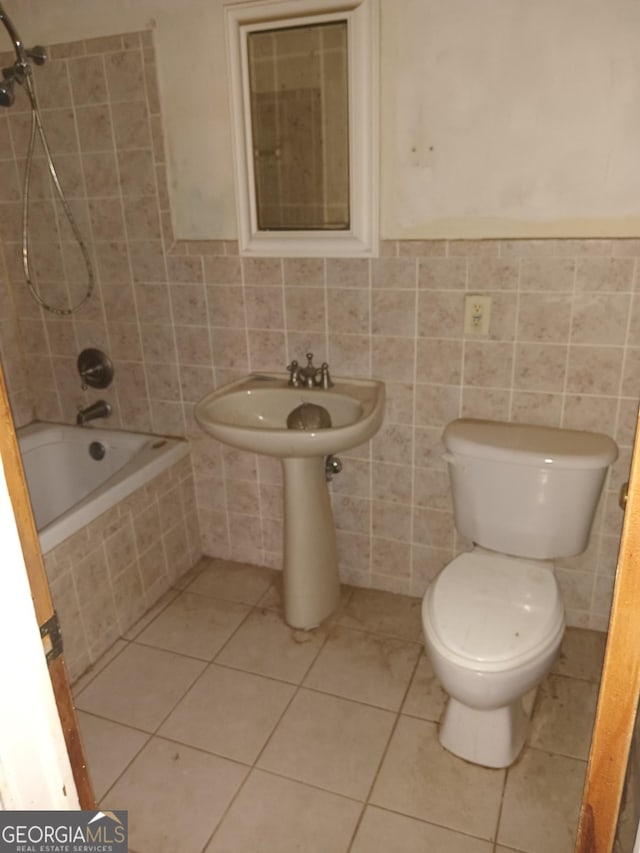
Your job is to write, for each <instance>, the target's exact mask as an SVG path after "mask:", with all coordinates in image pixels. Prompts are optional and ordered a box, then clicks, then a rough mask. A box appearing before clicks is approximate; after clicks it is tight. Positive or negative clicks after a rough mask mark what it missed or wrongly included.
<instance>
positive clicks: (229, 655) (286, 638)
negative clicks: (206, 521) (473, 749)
mask: <svg viewBox="0 0 640 853" xmlns="http://www.w3.org/2000/svg"><path fill="white" fill-rule="evenodd" d="M278 575H279V573H277V572H273V571H271V570H269V569H263V568H257V567H255V566H248V565H243V564H233V563H227V562H224V561H220V560H211V559H204V560H202V561H201V562H200V563H199V564H198V566H197V567H196V568H195V570H193V571H192V573H191V574H190V575H189V576H188V577H187V578H186V579H184V581H183V584H182V587H181V589H174V590H172V591H171V592H170V593H169V594H167V596H165V598H164V599H163V600H162V601H161V602H160V603H159V604H158V605H157V606H156V607H155V608H154V609H153V611H152V612H151V613H149V614H147V616H146V617H145V618H144V619H143V620H141V622H140V623H139V624H138V625H137V626H136V627H135V628H134V629H133V630H132V631H130V632H129V633H128V634H127V636H126V637H125V638H123V639H121V640H119V641H118V642H117V643H116V645H115V646H114V647H113V648H112V649H111V650H110V652H109V653H108V654H107V655H105V656H104V658H103V659H102V660H101V661H100V662H99V664H98V665H97V666H95V667H94V668H93V670H92V671H91V672H90V673H88V674H87V675H85V676H83V678H82V679H81V680H80V681H79V682H78V683H77V684H76V687H75V694H76V700H77V707H78V712H79V717H80V725H81V730H82V734H83V738H84V741H85V747H86V750H87V754H88V759H89V766H90V769H91V773H92V777H93V782H94V786H95V790H96V795H97V797H98V799H99V801H100V803H101V805H102V806H103V807H108V808H112V809H128V811H129V828H130V829H129V836H130V849H131V850H132V851H136V853H200V852H201V851H203V853H289V851H303V853H347V851H349V853H388V851H391V850H397V851H401V853H424V851H429V853H440V852H442V853H498V851H500V853H507V851H513V850H516V851H524V853H569V851H572V850H573V839H574V832H575V827H576V823H577V816H578V808H579V802H580V797H581V793H582V785H583V779H584V773H585V767H586V764H585V759H586V757H587V751H588V746H589V739H590V732H591V725H592V719H593V714H594V710H595V703H596V695H597V687H598V678H599V673H600V666H601V660H602V654H603V647H604V635H602V634H598V633H595V632H591V631H583V630H576V629H570V630H569V631H568V632H567V635H566V639H565V642H564V646H563V651H562V654H561V657H560V658H559V659H558V661H557V663H556V665H555V667H554V669H553V672H552V673H551V675H550V676H549V677H548V678H547V680H546V681H545V682H544V684H543V685H542V687H541V689H540V691H539V693H538V696H537V699H536V704H535V710H534V716H533V722H532V729H531V735H530V739H529V744H528V746H527V747H526V749H525V750H524V752H523V754H522V756H521V757H520V759H519V760H518V761H517V763H516V764H515V765H514V766H513V767H511V768H510V769H509V770H508V771H505V770H489V769H485V768H482V767H477V766H474V765H471V764H467V763H466V762H464V761H461V760H460V759H458V758H455V757H454V756H452V755H450V754H449V753H447V752H446V751H445V750H443V749H442V747H441V746H440V745H439V743H438V739H437V721H438V719H439V717H440V714H441V712H442V709H443V706H444V702H445V695H444V694H443V692H442V690H441V688H440V687H439V685H438V684H437V682H436V681H435V678H434V676H433V674H432V672H431V670H430V667H429V665H428V663H427V661H426V660H425V656H424V652H423V648H422V635H421V624H420V601H419V600H418V599H413V598H407V597H405V596H400V595H392V594H389V593H384V592H379V591H375V590H365V589H345V590H344V594H343V601H342V605H341V608H340V609H339V612H338V613H337V614H336V615H335V616H334V617H333V618H332V619H331V620H329V621H328V622H327V623H326V624H324V625H323V626H321V627H320V628H318V629H317V630H314V631H310V632H301V631H295V630H292V629H290V628H288V627H287V626H286V625H285V624H284V623H283V621H282V618H281V611H280V593H279V584H278Z"/></svg>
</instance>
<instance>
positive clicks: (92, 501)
mask: <svg viewBox="0 0 640 853" xmlns="http://www.w3.org/2000/svg"><path fill="white" fill-rule="evenodd" d="M18 443H19V445H20V452H21V455H22V464H23V466H24V471H25V477H26V480H27V486H28V488H29V495H30V498H31V505H32V509H33V515H34V518H35V523H36V528H37V530H38V535H39V537H40V548H41V550H42V553H43V554H46V553H47V552H48V551H51V550H52V549H53V548H55V547H56V545H58V544H59V543H60V542H62V541H63V540H65V539H67V538H68V537H69V536H72V535H73V534H74V533H76V532H77V531H78V530H80V529H81V528H82V527H84V526H85V525H87V524H89V522H90V521H93V519H95V518H97V517H98V516H99V515H101V514H102V513H103V512H106V511H107V510H108V509H110V508H111V507H112V506H114V505H115V504H117V503H118V502H119V501H121V500H122V499H123V498H125V497H127V496H128V495H130V494H131V493H132V492H134V491H135V490H136V489H139V488H140V486H144V485H145V484H146V483H148V482H149V481H150V480H152V479H153V478H154V477H156V476H157V475H158V474H160V473H161V472H162V471H163V470H165V469H166V468H168V467H170V466H171V465H173V464H174V463H176V462H178V461H179V460H180V459H182V458H183V457H184V456H186V455H187V454H188V453H189V446H188V443H187V442H186V441H182V440H180V439H169V438H161V437H158V436H153V435H144V434H140V433H133V432H124V431H120V430H108V429H99V428H95V427H75V426H66V425H61V424H47V423H34V424H29V426H26V427H22V428H21V429H19V430H18ZM98 457H101V458H98Z"/></svg>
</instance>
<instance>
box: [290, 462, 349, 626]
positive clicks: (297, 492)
mask: <svg viewBox="0 0 640 853" xmlns="http://www.w3.org/2000/svg"><path fill="white" fill-rule="evenodd" d="M282 470H283V473H284V577H283V584H284V615H285V620H286V622H287V624H289V625H291V626H292V627H293V628H302V629H309V628H315V627H316V626H317V625H319V624H320V622H322V621H323V619H326V618H327V616H330V615H331V613H333V611H334V610H335V608H336V607H337V606H338V602H339V600H340V580H339V577H338V554H337V549H336V532H335V527H334V523H333V513H332V511H331V502H330V500H329V489H328V487H327V481H326V478H325V470H324V457H323V456H321V457H318V456H311V457H308V458H304V459H300V458H298V459H289V458H287V459H283V460H282Z"/></svg>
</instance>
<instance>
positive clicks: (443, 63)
mask: <svg viewBox="0 0 640 853" xmlns="http://www.w3.org/2000/svg"><path fill="white" fill-rule="evenodd" d="M308 1H309V0H300V2H301V4H305V3H308ZM5 8H6V9H7V11H8V12H9V13H10V14H12V16H13V17H14V23H15V24H16V26H18V27H19V29H20V30H21V31H22V34H23V38H24V40H25V42H27V43H33V42H41V43H45V44H46V43H54V42H59V41H67V40H73V39H78V38H89V37H93V36H97V35H106V34H114V33H118V32H126V31H132V30H136V29H142V28H147V27H153V28H154V29H155V33H156V47H157V54H158V66H159V77H160V87H161V94H162V99H163V115H164V119H165V124H166V135H167V141H168V152H169V159H170V183H171V195H172V205H173V216H174V225H175V229H176V234H177V236H179V237H185V238H186V237H189V238H192V239H196V238H200V239H207V238H213V239H222V238H232V237H235V235H236V227H235V212H234V211H235V203H234V190H233V181H232V159H231V148H230V146H231V141H230V132H229V110H228V101H227V78H226V57H225V47H224V21H223V2H222V0H109V2H105V0H6V2H5ZM381 9H382V11H381V16H382V20H381V35H382V47H381V52H382V55H381V73H382V103H381V148H382V153H381V167H380V168H381V233H382V236H383V237H385V238H388V239H391V238H398V239H399V238H429V237H491V236H494V237H496V236H511V237H514V236H521V237H536V236H560V237H562V236H564V237H569V236H585V237H588V236H631V235H633V236H637V235H638V234H640V3H639V2H638V0H536V2H535V3H530V2H526V0H482V2H478V0H447V2H446V3H443V2H441V0H382V4H381ZM0 38H3V34H1V33H0ZM5 44H7V40H6V39H4V40H3V41H0V46H4V45H5ZM42 73H44V72H42Z"/></svg>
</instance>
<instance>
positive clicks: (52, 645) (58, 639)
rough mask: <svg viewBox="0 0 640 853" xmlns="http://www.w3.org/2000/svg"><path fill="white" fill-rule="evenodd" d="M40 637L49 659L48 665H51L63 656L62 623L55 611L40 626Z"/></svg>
mask: <svg viewBox="0 0 640 853" xmlns="http://www.w3.org/2000/svg"><path fill="white" fill-rule="evenodd" d="M40 636H41V637H42V645H43V646H44V652H45V655H46V657H47V663H51V661H52V660H55V659H56V658H57V657H60V655H61V654H62V634H61V632H60V622H59V621H58V614H57V613H56V612H55V610H54V611H53V614H52V615H51V616H50V617H49V618H48V619H47V621H46V622H43V623H42V625H41V626H40Z"/></svg>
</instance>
